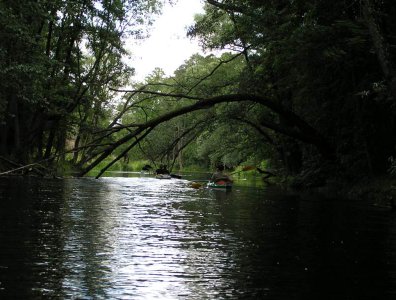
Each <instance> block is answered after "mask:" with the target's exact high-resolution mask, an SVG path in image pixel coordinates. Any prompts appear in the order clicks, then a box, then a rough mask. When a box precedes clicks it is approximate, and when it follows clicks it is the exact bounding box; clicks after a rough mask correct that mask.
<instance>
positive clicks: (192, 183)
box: [190, 166, 256, 189]
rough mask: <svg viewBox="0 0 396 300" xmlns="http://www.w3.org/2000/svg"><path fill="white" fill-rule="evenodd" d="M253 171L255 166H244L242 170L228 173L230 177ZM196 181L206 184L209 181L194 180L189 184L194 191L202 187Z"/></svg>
mask: <svg viewBox="0 0 396 300" xmlns="http://www.w3.org/2000/svg"><path fill="white" fill-rule="evenodd" d="M254 169H256V167H255V166H244V167H243V168H242V170H240V171H235V172H232V173H230V175H232V174H237V173H241V172H246V171H251V170H254ZM197 181H201V182H206V181H209V180H194V181H193V182H191V183H190V186H191V187H192V188H194V189H199V188H200V187H202V186H203V184H202V183H199V182H197Z"/></svg>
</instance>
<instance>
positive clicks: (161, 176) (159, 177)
mask: <svg viewBox="0 0 396 300" xmlns="http://www.w3.org/2000/svg"><path fill="white" fill-rule="evenodd" d="M155 178H157V179H171V178H172V176H170V175H169V174H157V175H155Z"/></svg>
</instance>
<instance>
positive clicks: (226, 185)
mask: <svg viewBox="0 0 396 300" xmlns="http://www.w3.org/2000/svg"><path fill="white" fill-rule="evenodd" d="M206 186H207V187H208V188H211V189H231V188H232V183H231V182H227V181H223V180H219V181H216V182H213V181H209V182H208V184H207V185H206Z"/></svg>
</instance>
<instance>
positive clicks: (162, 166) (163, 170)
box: [155, 165, 170, 175]
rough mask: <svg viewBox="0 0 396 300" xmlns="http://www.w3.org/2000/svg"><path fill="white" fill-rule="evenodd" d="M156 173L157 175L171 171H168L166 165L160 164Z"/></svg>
mask: <svg viewBox="0 0 396 300" xmlns="http://www.w3.org/2000/svg"><path fill="white" fill-rule="evenodd" d="M155 173H156V174H157V175H160V174H169V173H170V172H169V171H168V169H167V167H166V165H160V167H159V168H158V169H157V170H155Z"/></svg>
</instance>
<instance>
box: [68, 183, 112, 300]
mask: <svg viewBox="0 0 396 300" xmlns="http://www.w3.org/2000/svg"><path fill="white" fill-rule="evenodd" d="M64 196H65V200H64V206H63V209H62V225H63V228H62V231H63V232H62V233H63V235H64V238H65V245H64V248H63V252H64V254H65V260H64V266H63V267H64V269H65V270H66V275H65V278H64V282H63V285H64V287H65V289H66V291H65V292H66V293H71V294H72V295H74V296H87V295H89V296H91V297H95V296H100V297H105V296H106V288H109V287H110V286H109V284H107V281H108V277H109V273H110V272H111V264H110V263H109V257H110V256H111V254H112V252H113V251H114V247H115V246H116V244H115V243H116V240H117V231H116V230H114V228H115V227H116V226H117V224H116V220H117V213H118V209H119V208H118V207H117V205H116V202H115V201H113V200H114V191H112V188H111V186H109V185H107V184H104V183H103V182H95V181H93V180H83V181H79V180H67V181H66V189H65V193H64Z"/></svg>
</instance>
